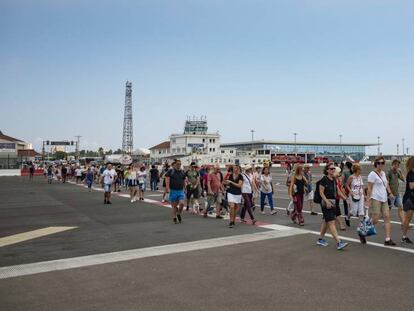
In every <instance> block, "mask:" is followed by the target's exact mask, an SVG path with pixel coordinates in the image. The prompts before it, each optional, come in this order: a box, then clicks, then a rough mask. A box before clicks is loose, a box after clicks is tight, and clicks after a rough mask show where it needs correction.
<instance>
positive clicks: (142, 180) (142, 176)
mask: <svg viewBox="0 0 414 311" xmlns="http://www.w3.org/2000/svg"><path fill="white" fill-rule="evenodd" d="M146 178H147V172H146V171H143V172H141V171H139V172H138V173H137V179H138V183H140V184H145V179H146Z"/></svg>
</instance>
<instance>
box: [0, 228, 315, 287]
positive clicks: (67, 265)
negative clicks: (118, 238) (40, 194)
mask: <svg viewBox="0 0 414 311" xmlns="http://www.w3.org/2000/svg"><path fill="white" fill-rule="evenodd" d="M305 233H307V232H306V231H305V230H299V229H296V228H290V229H289V230H279V231H277V230H273V231H267V232H260V233H253V234H244V235H236V236H230V237H222V238H215V239H209V240H201V241H193V242H185V243H178V244H170V245H163V246H155V247H148V248H141V249H134V250H127V251H121V252H112V253H105V254H97V255H90V256H82V257H75V258H65V259H59V260H52V261H44V262H37V263H31V264H23V265H16V266H9V267H2V268H0V279H7V278H13V277H19V276H24V275H32V274H37V273H44V272H51V271H60V270H67V269H73V268H81V267H87V266H93V265H101V264H107V263H114V262H121V261H127V260H134V259H140V258H147V257H154V256H162V255H170V254H177V253H183V252H190V251H198V250H203V249H210V248H216V247H222V246H231V245H235V244H243V243H250V242H257V241H264V240H270V239H276V238H281V237H288V236H292V235H298V234H305Z"/></svg>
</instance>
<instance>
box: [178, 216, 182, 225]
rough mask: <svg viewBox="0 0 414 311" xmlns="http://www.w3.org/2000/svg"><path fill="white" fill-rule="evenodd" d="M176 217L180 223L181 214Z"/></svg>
mask: <svg viewBox="0 0 414 311" xmlns="http://www.w3.org/2000/svg"><path fill="white" fill-rule="evenodd" d="M177 219H178V222H179V223H181V221H182V219H181V215H180V214H178V215H177Z"/></svg>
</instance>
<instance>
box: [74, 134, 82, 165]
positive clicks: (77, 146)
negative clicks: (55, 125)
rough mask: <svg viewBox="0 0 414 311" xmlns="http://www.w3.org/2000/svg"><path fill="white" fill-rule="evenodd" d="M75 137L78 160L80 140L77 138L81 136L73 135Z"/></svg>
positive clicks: (77, 157) (77, 158)
mask: <svg viewBox="0 0 414 311" xmlns="http://www.w3.org/2000/svg"><path fill="white" fill-rule="evenodd" d="M75 137H76V160H79V145H80V141H79V139H80V138H81V137H82V136H80V135H77V136H75Z"/></svg>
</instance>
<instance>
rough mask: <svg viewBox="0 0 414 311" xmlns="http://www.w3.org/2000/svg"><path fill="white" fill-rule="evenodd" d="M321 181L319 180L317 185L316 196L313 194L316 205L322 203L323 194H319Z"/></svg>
mask: <svg viewBox="0 0 414 311" xmlns="http://www.w3.org/2000/svg"><path fill="white" fill-rule="evenodd" d="M321 181H322V178H321V179H319V180H318V181H317V182H316V185H315V192H314V194H313V202H314V203H316V204H321V203H322V197H321V193H320V192H319V185H320V184H321Z"/></svg>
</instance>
